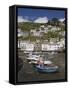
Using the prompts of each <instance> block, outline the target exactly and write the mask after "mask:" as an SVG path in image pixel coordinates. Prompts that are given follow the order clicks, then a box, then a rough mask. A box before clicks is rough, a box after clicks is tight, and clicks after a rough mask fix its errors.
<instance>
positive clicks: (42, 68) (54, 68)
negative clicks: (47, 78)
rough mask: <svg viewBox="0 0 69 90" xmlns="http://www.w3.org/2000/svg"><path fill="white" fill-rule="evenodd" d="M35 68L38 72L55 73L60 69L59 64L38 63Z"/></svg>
mask: <svg viewBox="0 0 69 90" xmlns="http://www.w3.org/2000/svg"><path fill="white" fill-rule="evenodd" d="M35 68H36V70H37V71H38V72H43V73H53V72H57V71H58V66H56V65H52V64H47V65H46V64H45V65H44V64H42V65H36V66H35Z"/></svg>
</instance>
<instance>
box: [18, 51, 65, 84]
mask: <svg viewBox="0 0 69 90" xmlns="http://www.w3.org/2000/svg"><path fill="white" fill-rule="evenodd" d="M33 53H34V52H33ZM38 54H40V55H42V56H43V58H44V60H50V61H52V62H53V63H54V64H55V65H57V66H58V67H59V72H56V73H39V72H38V71H36V70H35V69H34V67H33V65H31V64H29V63H28V61H27V56H28V54H25V53H24V52H20V51H19V52H18V55H19V57H20V58H21V59H22V60H23V66H22V67H21V69H20V70H19V71H18V82H25V81H37V80H38V81H41V80H58V79H64V78H65V53H64V52H60V53H59V52H38Z"/></svg>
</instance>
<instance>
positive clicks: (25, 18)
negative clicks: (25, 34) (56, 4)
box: [18, 8, 65, 23]
mask: <svg viewBox="0 0 69 90" xmlns="http://www.w3.org/2000/svg"><path fill="white" fill-rule="evenodd" d="M52 18H58V19H59V21H63V20H64V19H65V11H60V10H48V9H44V10H43V9H30V8H29V9H27V8H18V22H31V21H33V22H35V23H47V22H48V20H51V19H52Z"/></svg>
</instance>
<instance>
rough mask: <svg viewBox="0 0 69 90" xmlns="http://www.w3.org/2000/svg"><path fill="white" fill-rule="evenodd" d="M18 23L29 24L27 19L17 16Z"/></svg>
mask: <svg viewBox="0 0 69 90" xmlns="http://www.w3.org/2000/svg"><path fill="white" fill-rule="evenodd" d="M18 22H30V21H29V20H28V18H24V17H22V16H18Z"/></svg>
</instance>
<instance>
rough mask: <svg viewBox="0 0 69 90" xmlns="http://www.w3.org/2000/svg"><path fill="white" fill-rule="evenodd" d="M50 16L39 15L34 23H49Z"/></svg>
mask: <svg viewBox="0 0 69 90" xmlns="http://www.w3.org/2000/svg"><path fill="white" fill-rule="evenodd" d="M47 22H48V18H47V17H39V18H37V19H36V20H34V23H47Z"/></svg>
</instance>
